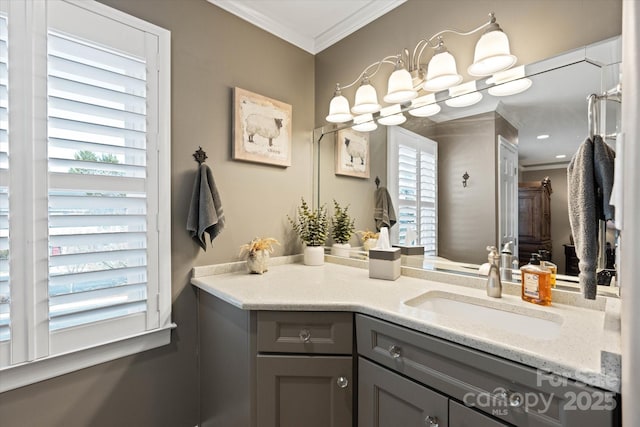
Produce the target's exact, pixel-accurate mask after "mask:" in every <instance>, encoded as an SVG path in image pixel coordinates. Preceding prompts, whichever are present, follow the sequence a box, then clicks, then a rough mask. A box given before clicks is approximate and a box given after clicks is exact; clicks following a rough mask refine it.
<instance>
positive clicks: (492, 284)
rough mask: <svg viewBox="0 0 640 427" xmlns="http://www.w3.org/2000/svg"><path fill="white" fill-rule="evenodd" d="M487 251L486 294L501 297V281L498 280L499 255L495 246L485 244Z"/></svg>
mask: <svg viewBox="0 0 640 427" xmlns="http://www.w3.org/2000/svg"><path fill="white" fill-rule="evenodd" d="M487 250H488V251H489V256H488V260H489V275H488V276H489V277H488V279H487V295H488V296H490V297H493V298H502V282H501V281H500V271H499V269H500V255H498V250H497V249H496V247H495V246H487Z"/></svg>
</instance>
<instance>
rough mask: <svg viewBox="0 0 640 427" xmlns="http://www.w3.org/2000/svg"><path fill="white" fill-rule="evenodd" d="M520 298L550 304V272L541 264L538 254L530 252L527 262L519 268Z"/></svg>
mask: <svg viewBox="0 0 640 427" xmlns="http://www.w3.org/2000/svg"><path fill="white" fill-rule="evenodd" d="M520 272H521V273H522V299H523V300H524V301H527V302H531V303H534V304H538V305H551V272H550V271H549V270H548V269H547V268H545V267H544V266H542V265H541V262H540V255H538V254H531V259H530V260H529V264H527V265H524V266H522V267H521V268H520Z"/></svg>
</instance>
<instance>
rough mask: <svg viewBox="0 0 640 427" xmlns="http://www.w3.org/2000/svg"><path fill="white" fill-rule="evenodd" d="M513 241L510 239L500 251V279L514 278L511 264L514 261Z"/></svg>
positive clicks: (508, 279) (509, 279)
mask: <svg viewBox="0 0 640 427" xmlns="http://www.w3.org/2000/svg"><path fill="white" fill-rule="evenodd" d="M512 244H513V242H512V241H511V240H509V241H508V242H507V243H505V244H504V246H503V247H502V252H500V279H502V280H506V281H508V282H510V281H511V280H512V279H513V274H512V270H511V265H512V263H513V250H512V249H511V245H512Z"/></svg>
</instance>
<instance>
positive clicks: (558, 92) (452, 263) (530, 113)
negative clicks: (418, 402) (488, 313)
mask: <svg viewBox="0 0 640 427" xmlns="http://www.w3.org/2000/svg"><path fill="white" fill-rule="evenodd" d="M620 52H621V40H620V37H616V38H613V39H608V40H605V41H602V42H599V43H595V44H593V45H589V46H586V47H584V48H580V49H576V50H573V51H570V52H566V53H564V54H562V55H559V56H556V57H553V58H549V59H546V60H543V61H539V62H537V63H534V64H528V65H525V66H524V75H525V77H526V78H527V79H529V80H530V82H531V85H530V87H529V88H528V89H527V90H526V91H524V92H521V93H519V94H515V95H510V96H494V95H492V94H491V93H490V92H493V91H492V90H490V89H491V88H492V87H493V85H492V84H491V82H487V79H486V78H485V79H481V80H479V81H477V82H476V85H477V87H478V91H477V93H478V94H480V95H481V97H482V100H481V101H480V102H478V103H477V104H474V105H472V106H467V107H451V106H449V105H447V101H448V99H449V97H448V92H446V91H445V92H440V93H437V94H436V100H437V101H438V102H437V104H438V105H439V107H440V112H439V113H438V114H435V115H433V116H431V117H414V116H412V115H411V114H410V112H411V111H410V110H411V109H412V106H410V105H407V106H406V107H405V108H404V109H403V111H404V115H405V116H406V117H407V121H406V122H405V123H404V124H402V125H400V126H394V127H385V126H382V125H378V127H377V129H376V130H374V131H371V132H368V134H367V135H368V142H369V152H368V156H369V158H368V161H369V176H368V177H366V178H362V177H353V176H345V175H341V174H336V162H337V158H336V149H341V148H342V147H341V146H340V141H339V140H338V134H339V133H340V131H341V130H343V129H345V128H349V127H350V126H336V125H328V126H325V127H322V128H319V129H316V130H315V131H314V157H315V158H314V160H315V162H314V167H315V170H314V191H315V194H314V201H315V203H317V204H326V205H327V207H328V208H329V210H331V208H332V206H333V200H334V199H335V200H336V201H338V202H339V203H340V204H342V205H349V212H350V213H351V215H352V216H353V217H354V218H355V219H356V229H357V230H375V222H374V220H373V208H374V192H375V190H376V184H375V179H376V177H377V178H379V180H380V185H381V186H385V187H388V188H390V189H391V187H392V185H391V183H389V179H393V176H394V175H395V176H397V173H394V172H393V171H394V170H395V169H394V166H393V165H394V164H395V162H397V160H395V161H391V159H390V157H389V155H388V151H389V146H390V145H391V142H390V141H391V140H392V139H393V138H395V137H397V136H394V135H397V134H398V133H401V134H402V133H404V132H405V131H408V132H409V133H410V134H415V135H418V136H420V137H426V138H428V139H431V140H434V141H436V143H437V156H436V158H437V162H436V163H437V190H436V194H437V197H436V198H435V201H434V206H433V208H432V209H433V211H434V212H437V216H436V218H437V227H433V228H432V229H431V230H429V231H428V232H427V233H421V234H431V235H433V236H434V237H435V239H436V240H435V245H434V246H435V247H434V248H433V249H434V250H433V251H432V252H430V253H429V252H427V256H426V257H424V259H423V257H404V258H405V259H404V262H405V265H410V266H413V267H420V268H429V269H435V268H438V269H444V270H447V271H454V272H458V273H465V272H470V273H471V274H476V273H477V270H476V266H477V265H479V264H482V263H483V262H486V259H487V258H486V257H487V252H486V246H487V245H496V246H499V245H500V244H502V243H504V242H505V241H506V239H508V237H505V236H508V235H509V234H508V233H505V229H509V228H511V229H512V230H513V228H514V225H515V224H517V222H516V221H515V218H517V216H518V214H517V204H518V198H517V192H516V190H517V187H511V189H510V191H508V190H509V187H508V186H505V185H501V181H502V180H501V170H503V171H504V167H503V168H502V169H501V168H500V166H501V165H502V162H501V159H502V150H501V148H500V146H501V142H502V145H507V146H508V147H511V148H515V155H516V156H517V161H516V164H517V165H518V171H517V173H516V175H515V179H516V180H517V182H533V181H542V179H543V178H544V177H547V176H548V177H549V178H550V180H551V188H552V190H553V193H552V195H551V204H552V206H551V215H552V217H551V240H552V242H553V249H552V253H553V259H552V260H553V261H554V263H556V264H557V265H558V269H559V273H563V274H564V273H565V264H566V257H565V245H566V246H567V247H568V246H570V243H571V242H570V229H569V221H568V214H567V198H566V197H567V196H566V193H567V191H566V167H567V165H568V163H569V160H570V159H571V157H572V156H573V154H574V153H575V151H576V149H577V148H578V146H579V145H580V144H581V143H582V142H583V141H584V139H585V138H586V136H587V135H588V117H587V96H588V95H589V94H591V93H602V92H603V91H605V90H608V89H610V88H612V87H615V86H616V85H617V84H618V83H619V72H620V58H621V53H620ZM603 103H604V105H603V108H602V112H603V117H602V120H601V123H602V125H601V133H603V134H613V133H615V132H616V130H617V120H618V117H619V108H620V105H619V104H616V103H613V102H604V101H603ZM400 128H401V129H400ZM543 135H549V136H548V138H546V139H545V137H544V136H543ZM608 142H609V143H611V144H615V142H614V141H612V140H609V141H608ZM391 151H392V150H391ZM563 155H564V156H565V157H559V156H563ZM356 160H357V159H356ZM502 175H504V173H503V174H502ZM464 176H467V179H466V180H465V179H464ZM463 181H464V182H463ZM517 182H516V183H515V185H516V186H517ZM390 192H391V193H393V192H392V191H390ZM398 208H399V207H397V206H396V207H395V209H396V213H397V214H398V213H399V212H398ZM505 212H511V213H512V214H511V216H509V214H508V213H505ZM424 224H425V227H424V228H429V224H428V221H424ZM510 224H511V226H509V225H510ZM398 231H400V232H398ZM422 231H424V230H422ZM391 232H392V233H391V234H392V236H394V237H393V239H394V240H395V241H396V242H398V241H399V242H400V243H402V240H403V238H404V231H403V230H401V227H399V226H398V224H397V225H395V226H394V227H392V228H391ZM512 233H515V236H517V235H518V232H517V228H516V231H514V232H512ZM398 239H400V240H398ZM329 243H330V242H329ZM351 245H352V246H354V247H358V246H360V245H361V242H360V240H359V239H358V238H357V237H355V236H354V237H353V238H352V240H351ZM352 254H353V255H352V256H357V252H356V251H353V252H352ZM429 255H432V256H429ZM436 261H437V262H436Z"/></svg>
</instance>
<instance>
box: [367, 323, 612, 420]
mask: <svg viewBox="0 0 640 427" xmlns="http://www.w3.org/2000/svg"><path fill="white" fill-rule="evenodd" d="M356 336H357V348H358V353H359V354H360V356H361V357H360V358H359V360H360V363H361V364H362V363H364V358H366V359H369V360H370V361H371V362H374V363H375V364H377V365H379V369H380V370H381V369H387V370H389V371H388V374H386V377H389V374H391V375H397V376H402V377H406V378H409V379H410V380H412V381H410V382H409V383H410V384H413V385H411V387H412V389H413V390H416V389H417V388H419V386H424V387H428V389H430V390H431V391H432V392H434V393H438V394H441V395H442V397H443V398H444V399H445V400H446V399H447V398H450V400H449V405H450V406H449V417H448V420H447V422H448V424H445V423H444V421H440V422H438V423H437V424H438V426H439V427H443V426H446V425H449V426H450V427H463V426H467V425H469V426H471V425H473V426H474V427H475V426H485V425H486V426H490V427H494V426H501V425H515V426H518V427H538V426H539V427H542V426H545V427H552V426H553V427H612V426H617V425H619V402H617V401H616V398H617V396H616V395H615V393H610V392H606V391H604V390H600V389H596V388H593V387H590V386H587V385H584V384H579V383H576V382H575V381H572V380H570V379H567V378H564V377H559V376H557V375H552V374H549V373H546V372H540V371H537V370H536V369H533V368H530V367H528V366H524V365H521V364H518V363H515V362H511V361H509V360H505V359H502V358H499V357H496V356H493V355H490V354H487V353H483V352H481V351H478V350H474V349H471V348H468V347H465V346H461V345H458V344H455V343H452V342H449V341H446V340H443V339H440V338H436V337H433V336H430V335H427V334H423V333H420V332H417V331H414V330H411V329H407V328H404V327H401V326H398V325H394V324H392V323H389V322H385V321H382V320H379V319H375V318H372V317H369V316H364V315H360V314H358V315H356ZM380 370H378V371H376V372H380ZM367 372H368V371H360V377H359V380H358V381H359V384H361V385H363V386H364V385H366V384H370V383H371V382H372V381H373V382H375V381H378V380H377V379H376V378H375V377H374V379H373V380H372V379H367V378H364V376H365V374H367ZM376 375H377V376H379V375H380V374H376ZM407 381H409V380H407ZM381 390H382V389H381ZM362 393H363V391H362V389H361V390H360V397H359V400H358V405H359V407H358V413H359V414H362V413H367V412H370V409H369V408H368V406H374V405H378V401H377V400H376V398H371V397H370V396H369V397H368V398H367V399H363V395H362ZM458 402H462V403H463V404H464V405H462V406H461V405H459V403H458ZM485 414H486V415H485ZM438 418H440V417H438ZM470 420H471V421H470ZM492 421H495V422H492ZM367 425H369V424H367V423H364V424H360V426H361V427H365V426H367ZM371 425H375V424H371ZM409 425H427V426H429V423H426V424H425V423H423V424H409Z"/></svg>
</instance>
